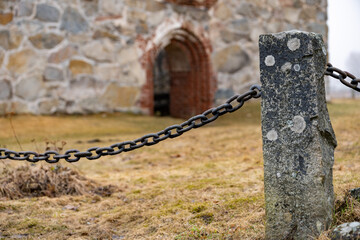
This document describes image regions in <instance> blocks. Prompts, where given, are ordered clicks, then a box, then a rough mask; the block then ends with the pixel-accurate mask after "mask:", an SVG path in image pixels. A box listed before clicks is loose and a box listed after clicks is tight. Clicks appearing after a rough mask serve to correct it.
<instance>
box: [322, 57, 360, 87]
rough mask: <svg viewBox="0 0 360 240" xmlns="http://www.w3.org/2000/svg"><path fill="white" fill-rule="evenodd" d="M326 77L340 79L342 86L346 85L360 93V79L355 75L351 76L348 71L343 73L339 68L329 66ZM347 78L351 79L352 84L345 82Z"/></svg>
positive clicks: (329, 64)
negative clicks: (359, 85)
mask: <svg viewBox="0 0 360 240" xmlns="http://www.w3.org/2000/svg"><path fill="white" fill-rule="evenodd" d="M325 75H328V76H331V77H333V78H336V79H339V80H340V82H341V83H342V84H344V85H345V86H347V87H349V88H352V89H354V90H355V91H358V92H360V88H359V87H358V84H359V83H360V78H356V77H355V76H354V75H353V74H351V73H349V72H347V71H343V70H341V69H339V68H336V67H333V65H332V64H331V63H328V64H327V68H326V71H325ZM347 77H349V78H350V79H351V81H350V82H348V81H346V80H345V79H346V78H347Z"/></svg>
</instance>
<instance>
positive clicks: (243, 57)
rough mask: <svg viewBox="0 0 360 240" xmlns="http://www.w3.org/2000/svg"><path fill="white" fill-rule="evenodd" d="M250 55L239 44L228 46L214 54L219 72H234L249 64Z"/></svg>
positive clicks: (214, 60)
mask: <svg viewBox="0 0 360 240" xmlns="http://www.w3.org/2000/svg"><path fill="white" fill-rule="evenodd" d="M249 60H250V59H249V56H248V55H247V53H246V52H245V51H243V50H242V49H241V48H240V47H239V46H238V45H233V46H229V47H226V48H224V49H222V50H220V51H218V52H216V53H215V54H214V56H213V62H214V65H215V68H216V69H217V70H218V71H219V72H224V73H234V72H237V71H239V70H240V69H242V68H243V67H245V66H246V65H248V64H249Z"/></svg>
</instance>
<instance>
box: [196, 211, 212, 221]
mask: <svg viewBox="0 0 360 240" xmlns="http://www.w3.org/2000/svg"><path fill="white" fill-rule="evenodd" d="M195 218H199V219H201V220H203V221H204V223H205V224H210V223H211V222H212V221H213V220H214V214H213V213H211V212H203V213H199V214H197V215H196V216H195Z"/></svg>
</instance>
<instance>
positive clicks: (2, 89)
mask: <svg viewBox="0 0 360 240" xmlns="http://www.w3.org/2000/svg"><path fill="white" fill-rule="evenodd" d="M11 96H12V89H11V84H10V82H9V81H8V80H6V79H3V80H0V100H6V99H10V98H11Z"/></svg>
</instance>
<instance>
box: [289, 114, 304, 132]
mask: <svg viewBox="0 0 360 240" xmlns="http://www.w3.org/2000/svg"><path fill="white" fill-rule="evenodd" d="M305 128H306V122H305V120H304V118H303V117H302V116H299V115H298V116H295V117H294V118H293V125H292V126H291V127H290V129H291V130H292V131H294V132H296V133H302V132H303V131H304V130H305Z"/></svg>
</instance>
